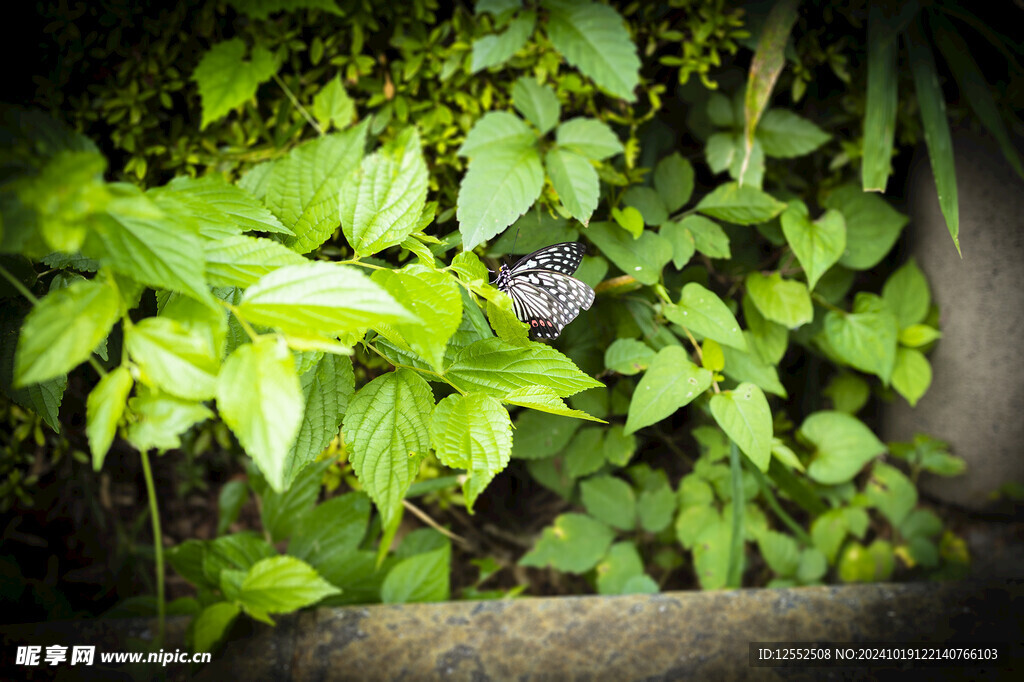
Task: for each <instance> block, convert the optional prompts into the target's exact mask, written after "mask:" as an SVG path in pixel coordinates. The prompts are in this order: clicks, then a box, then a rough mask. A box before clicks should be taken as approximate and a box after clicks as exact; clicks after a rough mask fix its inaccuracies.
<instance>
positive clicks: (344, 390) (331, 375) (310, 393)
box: [285, 353, 355, 558]
mask: <svg viewBox="0 0 1024 682" xmlns="http://www.w3.org/2000/svg"><path fill="white" fill-rule="evenodd" d="M299 385H300V386H301V388H302V394H303V397H304V398H305V400H304V407H303V411H302V421H300V422H299V430H298V433H296V435H295V440H294V441H293V442H292V444H291V447H290V448H289V450H288V457H287V465H286V467H285V482H286V484H289V485H290V484H291V482H292V480H294V478H295V475H296V474H297V473H298V472H300V471H302V469H303V468H304V467H305V466H306V465H307V464H309V463H311V462H313V461H314V460H315V459H316V458H317V456H318V455H319V454H320V453H321V452H323V450H324V448H326V447H327V446H328V445H329V444H330V442H331V441H332V440H333V439H334V437H335V436H337V435H338V429H339V427H340V426H341V418H342V416H343V415H344V414H345V410H346V409H347V408H348V403H349V400H350V399H351V398H352V393H353V392H354V391H355V375H354V374H353V371H352V360H351V359H349V358H347V357H341V356H338V355H334V354H331V353H324V355H323V356H322V357H321V358H320V360H319V361H317V363H316V365H314V366H313V367H311V368H310V369H309V370H307V371H306V372H305V373H304V374H303V375H302V376H301V377H299ZM299 558H303V557H299Z"/></svg>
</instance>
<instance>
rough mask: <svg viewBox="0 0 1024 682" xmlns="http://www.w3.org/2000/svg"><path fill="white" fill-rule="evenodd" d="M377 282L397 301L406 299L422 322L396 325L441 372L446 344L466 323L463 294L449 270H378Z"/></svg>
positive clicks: (417, 266) (419, 267)
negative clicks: (464, 319)
mask: <svg viewBox="0 0 1024 682" xmlns="http://www.w3.org/2000/svg"><path fill="white" fill-rule="evenodd" d="M372 279H373V281H374V282H376V283H377V284H380V285H381V286H382V287H383V288H384V289H385V291H387V292H388V293H389V294H391V295H392V296H393V297H394V298H395V300H398V301H406V304H407V305H408V306H409V307H410V308H411V309H412V312H413V314H415V315H416V316H417V317H418V318H419V319H420V320H422V322H421V323H418V324H401V323H399V324H396V329H397V330H398V332H399V333H401V335H402V336H403V337H404V339H405V341H406V342H407V343H408V344H409V347H410V348H411V349H412V350H413V351H415V352H416V353H417V354H418V355H420V356H421V357H423V358H424V359H426V360H427V361H429V362H430V363H431V364H432V365H433V367H434V369H436V370H438V371H440V370H441V369H442V365H443V363H444V354H445V346H446V345H447V343H448V340H449V339H450V338H451V337H452V334H454V333H455V331H456V330H457V329H458V328H459V324H460V323H461V322H462V295H461V294H460V293H459V285H458V284H457V283H456V281H455V278H454V277H452V276H451V275H450V274H449V273H445V272H439V271H437V270H431V269H429V268H426V267H424V266H422V265H410V266H407V267H405V268H402V269H401V270H398V271H394V270H377V271H376V272H374V273H373V277H372Z"/></svg>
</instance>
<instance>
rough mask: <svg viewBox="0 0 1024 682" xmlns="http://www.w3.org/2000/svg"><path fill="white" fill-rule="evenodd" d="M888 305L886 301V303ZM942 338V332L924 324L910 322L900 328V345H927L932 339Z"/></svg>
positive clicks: (910, 346) (914, 346)
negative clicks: (907, 325)
mask: <svg viewBox="0 0 1024 682" xmlns="http://www.w3.org/2000/svg"><path fill="white" fill-rule="evenodd" d="M886 305H888V303H887V304H886ZM940 338H942V332H940V331H939V330H938V329H936V328H934V327H929V326H928V325H926V324H912V325H910V326H909V327H907V328H906V329H901V330H900V337H899V339H900V345H901V346H907V347H908V348H920V347H921V346H927V345H928V344H929V343H931V342H932V341H935V340H936V339H940Z"/></svg>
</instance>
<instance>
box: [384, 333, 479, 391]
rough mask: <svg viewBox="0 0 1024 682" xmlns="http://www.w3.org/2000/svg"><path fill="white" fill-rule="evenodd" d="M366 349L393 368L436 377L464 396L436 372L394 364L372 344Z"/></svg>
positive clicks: (459, 389)
mask: <svg viewBox="0 0 1024 682" xmlns="http://www.w3.org/2000/svg"><path fill="white" fill-rule="evenodd" d="M366 347H367V348H369V349H370V350H372V351H373V352H374V353H376V354H377V355H379V356H380V357H381V358H383V359H384V360H387V361H388V363H389V364H390V365H392V366H394V367H399V368H401V369H411V370H412V371H414V372H419V373H421V374H429V375H430V376H432V377H437V378H438V379H440V380H441V381H443V382H445V383H446V384H448V385H449V386H451V387H452V388H454V389H455V390H456V391H458V392H459V393H461V394H462V395H466V392H465V391H463V390H462V389H461V388H459V387H458V386H456V385H455V384H453V383H452V382H450V381H448V379H447V378H446V377H445V376H444V375H443V374H439V373H437V372H433V371H431V370H429V369H423V368H422V367H413V366H412V365H403V364H402V363H400V362H395V361H394V360H392V359H390V358H389V357H388V356H386V355H384V353H382V352H380V351H379V350H377V347H376V346H374V345H373V344H372V343H367V344H366Z"/></svg>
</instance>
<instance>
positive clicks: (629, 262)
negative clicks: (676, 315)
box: [587, 222, 672, 284]
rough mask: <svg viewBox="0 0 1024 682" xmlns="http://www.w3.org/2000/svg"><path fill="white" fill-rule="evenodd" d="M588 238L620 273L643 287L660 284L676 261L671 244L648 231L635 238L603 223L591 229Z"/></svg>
mask: <svg viewBox="0 0 1024 682" xmlns="http://www.w3.org/2000/svg"><path fill="white" fill-rule="evenodd" d="M587 236H588V237H589V238H590V240H591V241H592V242H594V243H595V244H597V247H598V248H599V249H601V252H602V253H604V255H605V256H607V257H608V259H609V260H611V261H612V262H613V263H615V265H617V266H618V267H619V269H620V270H622V271H623V272H624V273H626V274H627V275H631V276H632V277H633V278H634V279H636V280H637V281H638V282H641V283H643V284H654V283H655V282H657V281H658V280H659V279H660V278H661V269H662V268H663V267H665V264H666V263H668V262H669V260H671V259H672V244H671V242H669V241H668V239H666V238H665V237H662V236H661V235H660V234H658V233H656V232H649V231H647V230H645V231H644V232H643V233H642V234H641V235H640V238H639V239H633V238H632V237H631V236H630V235H629V234H628V233H627V232H625V231H624V230H621V229H619V228H618V227H616V226H615V225H614V224H613V223H609V222H600V223H594V224H592V225H591V226H590V227H589V228H588V229H587Z"/></svg>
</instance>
